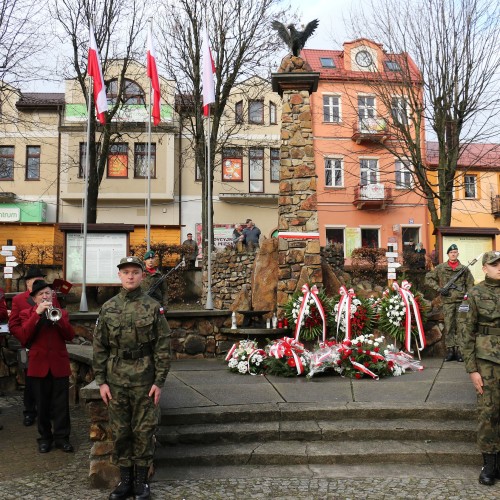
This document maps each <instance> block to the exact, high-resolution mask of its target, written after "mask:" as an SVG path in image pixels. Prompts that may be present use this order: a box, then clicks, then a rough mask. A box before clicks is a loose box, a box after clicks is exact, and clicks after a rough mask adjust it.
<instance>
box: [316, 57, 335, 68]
mask: <svg viewBox="0 0 500 500" xmlns="http://www.w3.org/2000/svg"><path fill="white" fill-rule="evenodd" d="M319 60H320V62H321V67H323V68H335V63H334V62H333V59H332V58H331V57H320V58H319Z"/></svg>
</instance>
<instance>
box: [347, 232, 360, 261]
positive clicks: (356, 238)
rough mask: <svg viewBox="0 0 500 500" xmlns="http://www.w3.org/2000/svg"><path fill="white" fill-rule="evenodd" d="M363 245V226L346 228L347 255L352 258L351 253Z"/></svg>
mask: <svg viewBox="0 0 500 500" xmlns="http://www.w3.org/2000/svg"><path fill="white" fill-rule="evenodd" d="M360 246H361V228H359V227H346V228H345V255H346V257H347V258H351V253H352V251H353V250H354V249H355V248H359V247H360Z"/></svg>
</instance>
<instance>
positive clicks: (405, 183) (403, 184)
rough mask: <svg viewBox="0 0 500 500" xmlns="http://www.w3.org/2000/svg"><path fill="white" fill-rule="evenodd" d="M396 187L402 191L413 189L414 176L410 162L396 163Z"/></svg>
mask: <svg viewBox="0 0 500 500" xmlns="http://www.w3.org/2000/svg"><path fill="white" fill-rule="evenodd" d="M395 170H396V187H397V188H400V189H411V188H412V185H413V183H412V175H411V169H410V164H409V162H406V161H399V160H398V161H396V164H395Z"/></svg>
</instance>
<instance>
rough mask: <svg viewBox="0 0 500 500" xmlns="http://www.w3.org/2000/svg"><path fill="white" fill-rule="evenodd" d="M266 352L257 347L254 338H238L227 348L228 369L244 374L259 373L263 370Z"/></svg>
mask: <svg viewBox="0 0 500 500" xmlns="http://www.w3.org/2000/svg"><path fill="white" fill-rule="evenodd" d="M266 357H267V355H266V352H265V351H264V350H263V349H259V347H258V346H257V341H256V340H240V341H239V342H237V343H236V344H233V346H232V347H231V349H230V350H229V352H228V354H227V356H226V361H227V367H228V368H229V371H231V372H234V373H240V374H242V375H245V374H247V373H249V374H250V375H260V374H263V373H264V372H265V369H266V365H265V360H266Z"/></svg>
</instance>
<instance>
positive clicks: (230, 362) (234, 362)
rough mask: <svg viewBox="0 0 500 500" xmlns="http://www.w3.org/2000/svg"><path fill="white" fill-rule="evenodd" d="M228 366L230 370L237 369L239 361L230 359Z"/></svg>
mask: <svg viewBox="0 0 500 500" xmlns="http://www.w3.org/2000/svg"><path fill="white" fill-rule="evenodd" d="M227 366H229V368H236V367H237V366H238V360H237V359H234V358H232V359H230V360H229V363H228V364H227Z"/></svg>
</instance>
